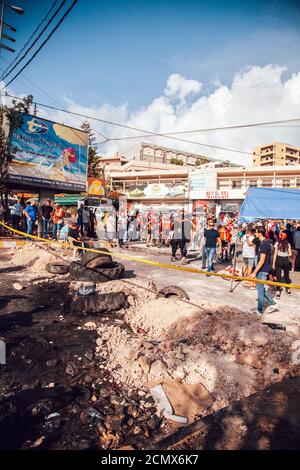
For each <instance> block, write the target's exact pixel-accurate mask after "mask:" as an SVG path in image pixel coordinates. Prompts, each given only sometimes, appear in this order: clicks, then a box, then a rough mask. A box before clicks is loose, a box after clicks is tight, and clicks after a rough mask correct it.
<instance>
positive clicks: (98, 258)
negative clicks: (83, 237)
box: [80, 248, 114, 268]
mask: <svg viewBox="0 0 300 470" xmlns="http://www.w3.org/2000/svg"><path fill="white" fill-rule="evenodd" d="M101 251H104V252H107V255H105V254H102V253H93V252H88V253H85V254H84V255H83V256H82V257H81V259H80V264H82V265H83V266H87V267H88V268H97V267H100V266H103V267H107V268H109V267H113V266H114V262H113V260H112V257H111V256H110V254H109V251H108V250H107V249H106V248H101Z"/></svg>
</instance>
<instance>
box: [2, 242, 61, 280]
mask: <svg viewBox="0 0 300 470" xmlns="http://www.w3.org/2000/svg"><path fill="white" fill-rule="evenodd" d="M69 254H70V253H68V254H67V255H64V254H62V253H61V251H60V252H59V256H60V257H63V258H64V259H65V260H66V261H68V260H69V257H68V255H69ZM55 262H57V256H56V252H55V250H53V249H52V248H50V247H49V246H47V247H43V246H40V244H38V243H29V242H28V243H27V244H26V245H25V246H22V247H18V248H15V249H13V250H12V257H11V261H10V264H11V265H13V266H20V267H25V268H26V269H27V271H29V272H31V273H33V274H40V275H42V276H49V272H48V271H47V269H46V265H47V264H49V263H55Z"/></svg>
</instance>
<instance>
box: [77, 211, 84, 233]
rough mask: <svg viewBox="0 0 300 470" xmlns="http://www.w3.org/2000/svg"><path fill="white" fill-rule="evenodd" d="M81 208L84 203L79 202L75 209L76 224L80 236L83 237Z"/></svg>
mask: <svg viewBox="0 0 300 470" xmlns="http://www.w3.org/2000/svg"><path fill="white" fill-rule="evenodd" d="M83 209H84V205H83V204H82V203H81V204H80V207H79V209H78V211H77V225H78V229H79V230H80V233H81V236H82V237H83V221H82V213H83Z"/></svg>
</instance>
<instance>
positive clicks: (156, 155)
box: [122, 142, 214, 167]
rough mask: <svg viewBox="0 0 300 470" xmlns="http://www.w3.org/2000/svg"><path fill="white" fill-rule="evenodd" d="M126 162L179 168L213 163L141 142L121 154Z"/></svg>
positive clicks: (179, 151)
mask: <svg viewBox="0 0 300 470" xmlns="http://www.w3.org/2000/svg"><path fill="white" fill-rule="evenodd" d="M122 155H123V157H124V158H126V159H128V160H137V161H145V162H151V163H165V164H173V163H175V164H178V165H180V166H182V165H183V166H191V167H194V166H195V165H202V164H204V163H209V162H212V161H214V159H212V158H209V157H206V156H204V155H200V154H195V153H191V152H185V151H183V150H177V149H174V148H170V147H163V146H161V145H156V144H151V143H146V142H142V143H140V144H138V145H137V146H135V147H131V148H129V149H128V150H124V151H123V152H122Z"/></svg>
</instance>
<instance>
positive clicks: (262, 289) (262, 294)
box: [256, 272, 276, 313]
mask: <svg viewBox="0 0 300 470" xmlns="http://www.w3.org/2000/svg"><path fill="white" fill-rule="evenodd" d="M267 278H268V273H262V272H260V273H258V274H257V276H256V279H262V280H264V281H265V280H267ZM256 290H257V295H258V305H257V310H258V311H259V312H260V313H263V309H264V300H266V301H267V302H269V304H270V305H275V304H276V302H274V300H273V299H272V297H271V296H270V294H269V292H268V291H267V290H266V286H265V284H260V283H257V284H256Z"/></svg>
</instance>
